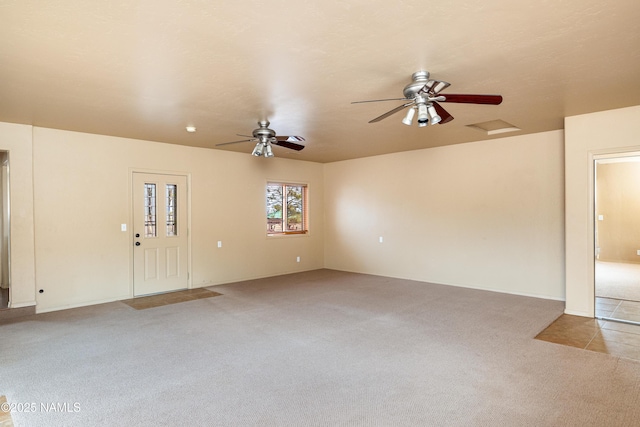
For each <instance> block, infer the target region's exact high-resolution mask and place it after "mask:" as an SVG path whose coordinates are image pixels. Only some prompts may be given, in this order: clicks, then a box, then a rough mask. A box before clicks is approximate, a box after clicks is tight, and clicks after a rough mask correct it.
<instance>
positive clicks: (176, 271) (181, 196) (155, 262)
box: [133, 172, 189, 296]
mask: <svg viewBox="0 0 640 427" xmlns="http://www.w3.org/2000/svg"><path fill="white" fill-rule="evenodd" d="M133 236H134V238H133V244H134V247H133V294H134V296H140V295H148V294H155V293H159V292H168V291H175V290H178V289H186V288H187V286H188V277H187V270H188V265H189V264H188V239H187V177H186V176H184V175H164V174H151V173H138V172H134V173H133Z"/></svg>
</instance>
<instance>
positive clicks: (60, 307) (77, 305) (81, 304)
mask: <svg viewBox="0 0 640 427" xmlns="http://www.w3.org/2000/svg"><path fill="white" fill-rule="evenodd" d="M129 298H130V297H129V296H128V295H126V296H120V297H117V298H107V299H102V300H94V301H88V302H79V303H75V304H64V305H58V306H55V307H47V308H45V309H43V310H38V308H37V307H36V314H41V313H49V312H52V311H59V310H68V309H70V308H81V307H89V306H92V305H98V304H107V303H110V302H117V301H120V300H123V299H129Z"/></svg>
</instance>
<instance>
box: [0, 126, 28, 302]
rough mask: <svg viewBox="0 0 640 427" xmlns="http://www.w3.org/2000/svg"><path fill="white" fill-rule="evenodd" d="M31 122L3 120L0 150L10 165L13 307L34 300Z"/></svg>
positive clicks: (0, 132)
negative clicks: (7, 158) (5, 152)
mask: <svg viewBox="0 0 640 427" xmlns="http://www.w3.org/2000/svg"><path fill="white" fill-rule="evenodd" d="M31 130H32V129H31V126H25V125H15V124H10V123H1V122H0V150H6V151H8V153H9V163H10V164H9V167H10V176H9V179H10V186H11V193H10V197H11V200H10V205H11V227H10V228H11V230H10V237H11V240H10V252H11V272H10V275H11V277H10V282H11V283H10V284H11V288H10V294H9V299H10V303H11V307H13V308H19V307H27V306H32V305H34V304H35V298H36V297H35V258H34V226H33V221H34V211H33V169H32V165H33V164H32V149H33V145H32V132H31Z"/></svg>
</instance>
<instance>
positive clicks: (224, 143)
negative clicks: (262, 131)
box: [216, 138, 257, 147]
mask: <svg viewBox="0 0 640 427" xmlns="http://www.w3.org/2000/svg"><path fill="white" fill-rule="evenodd" d="M249 141H257V139H255V138H251V139H243V140H242V141H230V142H223V143H222V144H216V147H219V146H220V145H229V144H237V143H238V142H249Z"/></svg>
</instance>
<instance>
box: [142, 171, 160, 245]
mask: <svg viewBox="0 0 640 427" xmlns="http://www.w3.org/2000/svg"><path fill="white" fill-rule="evenodd" d="M157 235H158V232H157V227H156V185H155V184H149V183H145V184H144V237H156V236H157Z"/></svg>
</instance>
